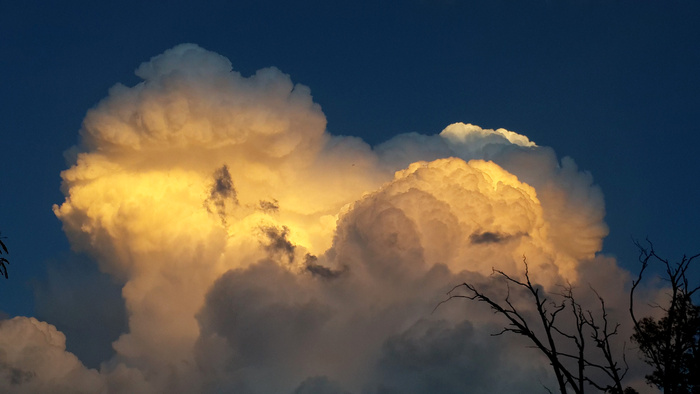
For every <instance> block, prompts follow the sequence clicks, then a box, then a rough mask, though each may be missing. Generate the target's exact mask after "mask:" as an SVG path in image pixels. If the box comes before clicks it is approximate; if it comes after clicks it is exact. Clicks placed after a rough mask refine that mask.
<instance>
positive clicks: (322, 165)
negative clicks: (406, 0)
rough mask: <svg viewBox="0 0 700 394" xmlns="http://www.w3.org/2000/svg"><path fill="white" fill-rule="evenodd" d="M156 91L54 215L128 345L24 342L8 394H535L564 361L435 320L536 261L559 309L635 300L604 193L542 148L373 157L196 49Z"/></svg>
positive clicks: (423, 140) (8, 372) (132, 91)
mask: <svg viewBox="0 0 700 394" xmlns="http://www.w3.org/2000/svg"><path fill="white" fill-rule="evenodd" d="M136 74H137V75H138V76H139V77H140V78H141V79H142V80H143V81H142V82H141V83H139V84H137V85H136V86H133V87H126V86H123V85H116V86H114V87H113V88H112V89H110V91H109V94H108V96H107V97H106V98H105V99H104V100H102V101H101V102H100V103H99V104H97V105H96V106H95V107H94V108H93V109H91V110H90V111H89V112H88V114H87V115H86V117H85V120H84V123H83V127H82V128H81V130H80V135H81V143H80V145H79V146H78V147H77V148H75V149H74V150H73V152H74V153H75V155H74V161H73V162H72V163H70V168H69V169H67V170H65V171H63V172H62V173H61V176H62V178H63V184H62V191H63V193H64V194H65V201H64V202H63V203H62V204H60V205H55V206H54V212H55V214H56V216H57V217H58V218H59V219H60V220H61V221H62V223H63V229H64V231H65V233H66V235H67V236H68V238H69V240H70V242H71V244H72V246H73V248H74V249H75V250H77V251H81V252H85V253H87V254H88V255H90V256H91V258H92V259H94V260H95V261H96V262H97V264H98V267H99V269H100V270H101V271H102V272H103V273H106V274H108V275H110V276H112V277H113V278H114V281H115V282H114V283H120V284H123V285H122V287H121V297H122V298H123V305H124V308H125V310H126V316H127V320H128V324H127V327H126V328H125V329H124V332H122V333H121V335H120V336H119V338H118V339H117V340H116V341H115V342H114V343H113V351H114V355H113V356H112V357H110V358H108V359H105V360H103V362H102V363H101V364H100V367H99V370H92V369H87V368H85V367H84V366H83V365H82V364H81V363H80V361H78V360H77V358H76V357H75V356H74V355H73V354H71V353H68V352H66V351H65V346H64V338H63V334H61V333H60V332H58V331H56V330H55V328H54V327H53V326H51V325H49V324H48V323H43V322H39V321H36V320H33V319H26V318H18V319H16V320H11V321H8V322H5V323H3V325H2V326H0V330H4V331H3V334H2V336H1V338H0V339H2V341H3V342H2V345H1V346H0V350H2V351H1V352H0V355H2V357H3V358H2V363H3V364H2V365H3V368H4V369H3V371H4V372H3V375H2V377H3V381H2V384H5V385H6V386H5V387H10V386H8V385H14V386H12V387H15V386H17V387H19V389H18V390H26V391H31V390H32V389H37V390H40V389H41V388H43V387H49V386H48V385H49V384H52V383H51V382H63V381H65V382H66V385H68V384H69V383H70V384H71V385H72V386H66V387H68V388H70V390H73V391H76V392H77V391H79V390H83V391H85V392H101V391H105V390H106V392H110V393H111V392H143V393H148V392H172V393H178V392H183V393H184V392H237V393H327V394H330V393H392V392H401V393H408V392H443V393H451V392H464V391H465V390H468V391H470V392H477V393H478V392H494V391H496V392H497V391H512V390H515V388H516V387H517V388H519V389H522V388H523V387H526V388H532V389H533V390H535V389H536V388H539V387H541V385H542V384H543V382H544V383H545V384H546V383H547V382H550V381H551V376H549V372H548V369H547V362H546V360H544V359H541V358H538V357H533V353H532V351H531V349H526V348H524V346H523V345H524V344H523V343H522V341H518V340H517V338H508V339H506V340H503V341H500V340H487V339H486V338H488V337H489V336H488V334H489V333H491V332H492V330H493V329H496V328H497V327H498V325H499V324H502V322H500V321H498V320H497V317H496V316H494V315H492V314H491V313H490V312H489V311H488V310H484V309H483V308H479V307H477V306H465V305H464V304H451V305H447V306H445V307H441V308H440V309H439V310H438V311H436V312H435V313H432V314H431V311H432V310H433V308H434V307H435V305H436V304H437V303H438V302H439V301H441V300H442V299H443V297H444V294H445V292H446V291H447V290H449V289H450V288H451V287H452V286H454V285H455V284H457V283H461V282H463V281H465V280H473V281H478V282H479V283H482V284H484V286H493V284H492V283H491V282H490V281H489V280H488V279H487V277H488V275H489V274H490V273H491V270H492V268H493V267H496V268H498V269H501V270H504V271H507V272H510V273H512V274H513V275H515V276H517V275H519V273H520V272H521V271H522V266H521V260H522V256H523V255H526V256H528V259H529V261H530V262H531V269H532V275H533V278H534V279H535V280H536V281H537V282H538V283H540V284H541V285H542V286H544V287H545V288H548V289H549V288H555V286H556V285H557V284H560V283H564V282H565V281H570V282H571V283H574V284H580V283H584V282H585V281H587V280H595V281H604V282H605V283H606V284H607V283H610V284H611V285H610V286H606V288H608V289H609V288H612V289H618V290H615V291H613V290H609V291H611V293H609V294H607V293H606V296H610V297H611V299H616V297H617V298H618V299H619V296H620V294H621V292H622V291H623V289H622V288H621V287H620V286H619V283H620V282H614V280H618V279H619V280H623V279H624V278H625V276H624V275H625V274H624V272H622V271H620V270H619V269H618V268H617V267H616V266H615V264H614V262H611V261H609V260H605V259H602V260H601V258H599V257H597V256H596V253H597V252H599V251H600V248H601V245H602V240H603V238H604V237H605V235H606V234H607V227H606V226H605V223H604V222H603V217H604V213H605V212H604V204H603V197H602V193H601V191H600V190H599V188H598V187H597V186H595V185H594V184H593V181H592V177H591V175H590V174H588V173H585V172H581V171H579V170H578V168H577V167H576V164H575V163H574V161H573V160H572V159H569V158H564V159H561V160H559V159H558V158H557V157H556V155H555V154H554V152H553V151H552V150H551V149H550V148H546V147H540V146H538V145H536V144H535V143H534V142H532V141H530V140H529V139H528V138H527V137H526V136H523V135H519V134H517V133H515V132H512V131H508V130H504V129H496V130H491V129H482V128H480V127H478V126H475V125H471V124H463V123H457V124H453V125H449V126H447V127H446V128H445V129H444V130H443V131H442V132H441V133H439V134H436V135H420V134H415V133H410V134H403V135H399V136H396V137H395V138H393V139H391V140H389V141H387V142H385V143H383V144H381V145H379V146H377V147H370V146H369V145H367V144H366V143H365V142H363V141H362V140H360V139H358V138H354V137H339V136H333V135H330V134H329V133H327V132H326V130H325V125H326V120H325V117H324V115H323V113H322V111H321V108H320V106H319V105H318V104H316V103H314V101H313V99H312V96H311V93H310V90H309V88H307V87H305V86H303V85H300V84H294V83H293V82H292V81H291V78H290V77H289V76H288V75H286V74H284V73H282V72H281V71H279V70H277V69H275V68H267V69H262V70H260V71H258V72H257V73H255V74H254V75H252V76H248V77H246V76H242V75H240V74H239V73H237V72H235V71H233V70H232V65H231V63H230V62H229V61H228V59H226V58H224V57H223V56H220V55H218V54H215V53H213V52H210V51H207V50H204V49H202V48H200V47H198V46H196V45H193V44H184V45H179V46H177V47H175V48H172V49H170V50H168V51H166V52H164V53H163V54H161V55H158V56H156V57H154V58H152V59H151V60H150V61H148V62H145V63H144V64H142V65H141V66H140V67H139V68H138V69H137V71H136ZM598 266H605V267H608V268H606V269H607V270H608V271H609V272H612V273H615V275H608V276H605V277H595V275H594V274H595V272H597V268H595V267H598ZM592 267H593V268H592ZM613 282H614V283H613ZM615 286H617V287H615ZM496 288H497V287H493V289H496ZM592 302H597V300H593V301H592ZM613 304H614V302H613ZM62 308H65V309H70V306H63V307H62ZM66 313H68V312H66ZM22 327H24V328H22ZM28 332H32V333H34V334H31V335H29V334H26V333H28ZM31 349H49V350H50V351H51V352H52V353H51V354H55V360H66V361H65V362H62V367H60V368H58V367H57V366H56V367H55V368H54V366H52V362H50V361H47V360H45V359H39V358H37V357H28V356H26V355H27V354H29V353H31V352H32V351H33V350H31ZM49 350H47V351H49ZM61 368H63V369H61ZM68 388H67V390H68Z"/></svg>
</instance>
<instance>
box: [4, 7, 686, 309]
mask: <svg viewBox="0 0 700 394" xmlns="http://www.w3.org/2000/svg"><path fill="white" fill-rule="evenodd" d="M8 3H9V2H2V3H1V4H2V5H0V53H1V54H2V55H1V56H0V87H1V88H0V117H1V118H2V120H3V121H2V125H1V126H0V141H1V142H2V145H0V152H1V155H0V169H1V171H0V174H1V176H2V177H1V178H0V230H1V231H2V234H3V235H4V236H7V237H8V238H7V240H6V243H7V245H8V247H9V248H10V252H11V255H10V256H9V257H10V261H11V263H12V264H11V266H10V280H7V281H6V280H2V281H1V282H0V300H2V301H1V302H2V304H0V310H3V311H5V312H6V313H8V314H9V315H31V314H33V313H34V310H33V290H32V289H33V284H32V283H33V282H34V281H35V280H40V278H41V277H42V276H44V275H46V266H47V264H50V262H51V261H54V262H56V261H62V260H63V259H64V257H62V256H64V255H65V254H66V253H67V251H68V249H69V246H68V243H67V241H66V239H65V236H64V235H63V233H62V231H61V225H60V222H59V221H58V220H57V219H56V218H55V216H54V215H53V213H52V211H51V206H52V204H55V203H61V202H62V201H63V195H62V194H61V192H60V189H59V187H60V177H59V172H60V171H61V170H63V169H65V168H66V164H65V160H64V159H63V151H64V150H66V149H67V148H69V147H70V146H72V145H74V144H76V143H77V141H78V140H77V136H78V129H79V128H80V124H81V121H82V119H83V117H84V115H85V112H86V111H87V110H88V109H89V108H90V107H92V106H93V105H95V104H96V103H97V102H98V101H99V100H100V99H101V98H103V97H105V96H106V94H107V89H109V87H111V86H112V85H114V84H115V83H117V82H121V83H124V84H126V85H133V84H135V83H137V82H138V79H137V77H136V76H134V74H133V71H134V69H135V68H136V67H137V66H138V65H139V64H140V63H141V62H143V61H146V60H148V59H149V58H151V57H152V56H155V55H157V54H159V53H162V52H163V51H164V50H166V49H168V48H170V47H172V46H174V45H176V44H179V43H183V42H193V43H197V44H199V45H200V46H202V47H204V48H206V49H209V50H212V51H215V52H218V53H220V54H222V55H224V56H226V57H228V58H229V59H230V60H231V62H232V63H233V67H234V69H235V70H237V71H240V72H241V73H242V74H243V75H250V74H252V73H253V72H255V70H257V69H259V68H262V67H267V66H276V67H278V68H279V69H281V70H282V71H283V72H285V73H288V74H290V75H291V78H292V80H293V81H295V82H298V83H302V84H305V85H307V86H309V87H310V88H311V92H312V95H313V96H314V99H315V101H316V102H318V103H319V104H320V105H321V106H322V108H323V111H324V113H325V115H326V117H327V119H328V130H329V131H330V132H331V133H333V134H346V135H356V136H359V137H362V138H363V139H365V140H366V141H368V142H369V143H371V144H376V143H378V142H381V141H384V140H386V139H388V138H389V137H391V136H393V135H395V134H398V133H403V132H410V131H415V132H419V133H424V134H435V133H438V132H440V131H441V130H442V129H443V128H444V127H445V126H447V125H448V124H450V123H453V122H457V121H461V122H465V123H467V122H468V123H473V124H477V125H479V126H481V127H484V128H499V127H503V128H506V129H508V130H512V131H515V132H518V133H520V134H524V135H527V136H528V137H529V138H530V139H531V140H533V141H535V142H536V143H537V144H539V145H545V146H551V147H552V148H554V150H555V151H556V152H557V154H558V155H559V157H563V156H571V157H573V158H574V159H575V160H576V162H577V163H578V164H579V167H580V168H582V169H585V170H589V171H590V172H591V173H592V174H593V176H594V179H595V181H596V183H598V184H599V185H600V186H601V187H602V190H603V192H604V194H605V200H606V207H607V223H608V225H609V226H610V235H609V237H608V238H607V239H606V242H605V245H604V252H605V253H609V254H612V255H615V256H617V257H618V258H619V260H620V263H621V264H622V265H623V266H626V267H632V268H634V267H635V265H634V263H635V262H636V251H635V248H634V246H633V244H632V242H631V237H636V238H644V237H646V236H649V237H650V238H651V239H652V240H653V241H654V242H655V244H656V246H657V249H658V251H659V252H660V253H661V254H664V255H666V256H668V257H671V258H678V257H680V256H681V255H682V253H684V252H685V253H697V252H700V227H699V225H698V223H700V209H698V206H697V203H698V201H700V180H699V178H700V177H699V175H700V158H699V156H698V154H697V147H698V146H699V145H700V127H699V126H698V119H697V115H698V108H700V25H699V24H698V23H697V20H698V15H700V2H698V1H634V2H633V1H583V0H581V1H566V0H557V1H553V0H552V1H548V0H541V1H518V2H516V1H479V2H473V1H459V0H453V1H449V0H438V1H429V0H423V1H419V0H407V1H402V2H385V1H350V2H321V1H301V2H282V1H272V0H269V1H265V0H263V1H233V2H231V1H210V2H203V3H206V4H199V3H200V2H184V1H183V2H132V1H121V2H113V4H111V5H110V4H102V2H95V1H90V2H87V1H86V2H79V1H73V2H65V3H70V4H67V5H66V4H62V3H63V2H44V3H50V4H33V2H30V1H27V2H17V4H8ZM175 3H178V4H175ZM293 3H295V4H293ZM397 4H400V5H397ZM37 278H38V279H37Z"/></svg>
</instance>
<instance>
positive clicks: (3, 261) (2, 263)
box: [0, 237, 10, 279]
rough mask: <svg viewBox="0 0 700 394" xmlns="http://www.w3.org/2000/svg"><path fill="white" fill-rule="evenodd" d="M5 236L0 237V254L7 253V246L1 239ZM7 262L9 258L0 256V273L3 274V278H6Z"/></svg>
mask: <svg viewBox="0 0 700 394" xmlns="http://www.w3.org/2000/svg"><path fill="white" fill-rule="evenodd" d="M4 238H6V237H0V255H1V254H3V253H4V254H9V252H8V251H7V246H5V242H3V239H4ZM7 264H10V262H9V260H7V258H5V257H2V256H0V275H4V276H5V279H7Z"/></svg>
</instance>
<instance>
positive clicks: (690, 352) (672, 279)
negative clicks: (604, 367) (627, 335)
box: [629, 240, 700, 394]
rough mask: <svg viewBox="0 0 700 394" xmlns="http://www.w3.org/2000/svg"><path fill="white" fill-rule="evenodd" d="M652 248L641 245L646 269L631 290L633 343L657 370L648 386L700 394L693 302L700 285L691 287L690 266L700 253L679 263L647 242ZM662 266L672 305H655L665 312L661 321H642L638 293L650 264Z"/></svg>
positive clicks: (697, 313)
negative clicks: (636, 303)
mask: <svg viewBox="0 0 700 394" xmlns="http://www.w3.org/2000/svg"><path fill="white" fill-rule="evenodd" d="M647 243H648V244H649V247H648V249H647V248H644V247H643V246H642V245H641V244H640V243H639V242H635V244H636V245H637V247H638V248H639V251H640V254H639V261H640V262H641V263H642V267H641V269H640V270H639V276H638V277H637V280H635V281H633V282H632V290H631V291H630V309H629V311H630V315H631V316H632V321H633V322H634V334H633V335H632V341H633V342H634V343H636V344H637V345H638V346H639V350H640V351H641V353H642V355H643V357H644V361H645V362H646V363H647V364H649V365H650V366H652V367H653V368H654V371H653V372H652V373H651V374H650V375H647V376H646V379H647V383H649V384H651V385H654V386H656V387H658V388H659V389H662V390H663V391H664V393H667V394H685V393H700V344H699V342H700V308H699V307H698V306H697V305H695V304H694V303H693V299H692V297H693V295H694V294H695V292H696V291H697V290H698V289H700V286H697V287H691V286H690V285H689V284H688V276H687V273H688V269H689V267H690V263H691V262H692V261H693V260H695V259H696V258H698V257H700V254H696V255H694V256H691V257H687V256H685V255H684V256H683V258H682V259H681V260H680V261H679V262H678V263H676V264H672V263H670V262H669V261H668V260H667V259H664V258H661V257H659V255H657V254H656V252H655V251H654V245H653V244H652V243H651V242H650V241H649V240H647ZM652 262H655V263H660V264H661V265H662V266H663V268H664V269H665V277H664V278H663V279H664V280H666V281H667V282H668V284H669V285H670V293H669V294H668V303H667V304H666V305H663V306H662V305H654V306H655V307H657V308H660V309H661V310H662V311H663V316H662V317H661V318H660V319H654V318H652V317H644V318H642V319H641V320H638V319H637V318H636V316H635V313H634V291H635V290H636V288H637V287H638V286H639V283H640V282H641V281H642V276H643V274H644V272H645V271H646V269H647V267H648V266H649V264H650V263H652Z"/></svg>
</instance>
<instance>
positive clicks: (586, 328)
mask: <svg viewBox="0 0 700 394" xmlns="http://www.w3.org/2000/svg"><path fill="white" fill-rule="evenodd" d="M523 264H524V265H525V280H524V281H521V280H518V279H516V278H513V277H511V276H509V275H508V274H506V273H504V272H503V271H499V270H496V269H494V270H493V275H494V276H497V277H499V278H501V279H503V280H504V281H505V284H506V295H505V297H504V298H503V299H502V300H500V301H499V300H496V299H495V298H494V297H492V296H488V295H486V294H485V293H484V292H482V291H480V290H479V289H477V288H476V286H474V285H473V284H469V283H462V284H460V285H457V286H455V287H454V288H452V290H450V291H449V292H448V296H449V297H448V298H447V299H446V300H444V301H442V302H441V303H440V304H438V306H436V308H437V307H439V306H440V305H441V304H443V303H445V302H447V301H449V300H452V299H454V298H465V299H468V300H476V301H480V302H484V303H486V304H488V305H489V307H491V309H492V310H493V311H494V312H495V313H496V314H499V315H501V316H503V317H504V318H506V320H507V321H508V325H506V326H505V327H504V328H503V330H502V331H500V332H498V333H496V334H492V335H496V336H497V335H502V334H504V333H506V332H510V333H514V334H519V335H522V336H525V337H526V338H528V339H529V341H530V342H531V343H532V344H533V345H534V346H533V347H535V348H537V349H538V350H539V351H540V352H542V353H543V354H544V355H545V356H546V357H547V359H548V360H549V363H550V365H551V366H552V370H553V372H554V376H555V377H556V380H557V384H558V386H559V392H560V393H562V394H564V393H568V392H573V393H583V392H584V391H585V389H586V388H587V387H591V386H592V387H594V388H595V389H597V390H598V391H604V392H608V393H615V394H623V393H625V394H630V393H635V391H634V390H633V389H631V388H627V389H625V390H623V386H622V379H623V378H624V377H625V374H626V372H627V370H628V367H627V363H626V361H625V359H624V352H623V354H622V361H623V363H624V367H622V366H620V365H619V363H618V362H617V361H615V360H616V357H615V355H614V354H613V353H614V352H613V349H612V345H611V340H612V338H613V337H615V336H616V335H617V333H618V327H619V324H614V323H611V322H610V321H609V320H608V314H607V311H606V309H605V301H604V300H603V298H602V297H600V296H599V295H598V293H596V292H595V290H593V292H594V293H595V295H596V297H597V298H598V300H599V301H600V313H598V314H597V316H598V317H597V318H596V317H595V316H596V315H595V314H594V313H592V312H591V311H590V310H584V309H583V307H582V306H581V305H580V304H579V303H578V302H577V301H576V299H575V298H574V295H573V289H572V286H571V285H570V284H567V285H566V286H562V288H563V291H562V292H561V293H557V294H547V293H545V291H544V289H543V288H542V287H540V286H538V285H536V284H533V283H532V282H531V280H530V273H529V269H528V264H527V260H526V259H525V258H523ZM511 286H515V287H516V288H518V289H520V290H522V291H524V292H525V294H527V295H528V296H529V297H528V298H529V301H531V305H532V306H533V307H534V309H535V311H536V313H535V314H534V316H535V317H533V314H531V313H529V310H527V309H523V308H522V307H516V305H515V303H514V302H513V301H512V300H511ZM460 288H462V289H464V290H466V293H467V294H456V291H457V290H458V289H460ZM567 314H569V319H571V320H562V319H567V318H566V317H565V316H566V315H567ZM590 343H592V344H593V345H594V346H593V348H592V349H589V348H588V347H587V345H589V344H590ZM572 349H573V350H572ZM547 390H548V391H549V392H551V390H549V389H548V388H547Z"/></svg>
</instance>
